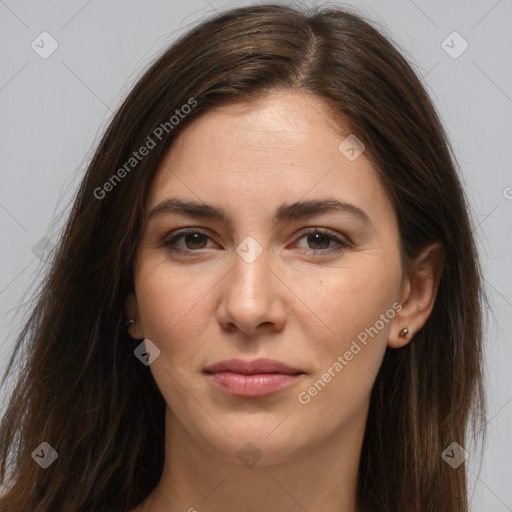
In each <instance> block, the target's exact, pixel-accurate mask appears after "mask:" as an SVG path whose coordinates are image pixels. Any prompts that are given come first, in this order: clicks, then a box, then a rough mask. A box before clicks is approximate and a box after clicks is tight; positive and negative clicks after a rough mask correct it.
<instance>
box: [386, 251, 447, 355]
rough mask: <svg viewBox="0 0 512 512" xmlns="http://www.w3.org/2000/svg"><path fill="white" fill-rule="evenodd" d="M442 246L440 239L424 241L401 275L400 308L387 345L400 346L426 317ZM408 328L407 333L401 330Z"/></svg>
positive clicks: (438, 273)
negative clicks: (427, 243) (406, 269)
mask: <svg viewBox="0 0 512 512" xmlns="http://www.w3.org/2000/svg"><path fill="white" fill-rule="evenodd" d="M444 259H445V257H444V247H443V245H442V244H441V243H440V242H434V243H432V244H429V245H427V246H426V247H424V248H423V250H422V251H421V252H420V253H419V254H418V256H417V257H416V258H414V259H413V261H412V262H411V270H410V273H409V275H408V276H406V277H405V278H404V283H403V286H402V294H401V300H400V304H401V305H402V309H401V310H400V311H399V312H397V314H396V316H395V318H394V319H393V325H392V326H391V331H390V333H389V339H388V346H389V347H391V348H400V347H403V346H405V345H407V343H409V342H410V341H411V339H412V337H413V335H414V333H417V332H418V331H419V330H420V329H421V328H422V327H423V326H424V325H425V322H426V321H427V319H428V317H429V316H430V313H431V312H432V309H433V307H434V303H435V300H436V296H437V290H438V289H439V283H440V281H441V275H442V273H443V267H444ZM403 329H407V331H408V332H407V334H400V332H401V331H403Z"/></svg>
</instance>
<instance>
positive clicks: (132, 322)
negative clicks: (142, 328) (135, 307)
mask: <svg viewBox="0 0 512 512" xmlns="http://www.w3.org/2000/svg"><path fill="white" fill-rule="evenodd" d="M134 323H135V320H128V322H126V327H131V326H132V325H133V324H134Z"/></svg>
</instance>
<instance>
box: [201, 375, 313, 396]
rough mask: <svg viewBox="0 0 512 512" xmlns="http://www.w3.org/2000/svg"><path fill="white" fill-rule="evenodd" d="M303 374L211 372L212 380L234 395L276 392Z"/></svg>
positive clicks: (256, 394)
mask: <svg viewBox="0 0 512 512" xmlns="http://www.w3.org/2000/svg"><path fill="white" fill-rule="evenodd" d="M302 375H303V374H296V375H288V374H285V373H258V374H254V375H243V374H241V373H233V372H219V373H213V374H211V379H212V381H213V382H214V383H215V384H216V385H217V386H218V387H220V388H221V389H222V391H225V392H226V393H228V394H230V395H232V396H241V397H259V396H266V395H270V394H272V393H275V392H277V391H279V390H281V389H283V388H285V387H286V386H289V385H290V384H292V383H293V382H295V381H296V380H297V379H298V378H299V377H301V376H302Z"/></svg>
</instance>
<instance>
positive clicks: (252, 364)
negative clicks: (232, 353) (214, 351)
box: [205, 358, 304, 375]
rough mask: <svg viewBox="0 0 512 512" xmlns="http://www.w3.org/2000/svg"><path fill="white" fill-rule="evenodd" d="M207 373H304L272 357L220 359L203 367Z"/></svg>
mask: <svg viewBox="0 0 512 512" xmlns="http://www.w3.org/2000/svg"><path fill="white" fill-rule="evenodd" d="M205 371H206V372H208V373H220V372H233V373H240V374H243V375H255V374H261V373H284V374H287V375H295V374H298V373H304V372H302V371H301V370H298V369H297V368H293V367H292V366H289V365H287V364H285V363H282V362H280V361H275V360H273V359H265V358H261V359H253V360H252V361H244V360H243V359H229V360H226V361H220V362H219V363H216V364H214V365H212V366H208V367H207V368H205Z"/></svg>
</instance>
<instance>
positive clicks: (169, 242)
mask: <svg viewBox="0 0 512 512" xmlns="http://www.w3.org/2000/svg"><path fill="white" fill-rule="evenodd" d="M317 233H318V234H320V235H324V236H326V237H328V238H329V242H331V241H334V242H337V243H338V244H339V247H337V248H335V249H332V248H331V249H317V250H315V249H304V248H302V250H303V251H304V252H305V253H306V254H307V255H310V256H315V257H317V256H320V257H321V256H323V255H324V254H326V253H327V254H333V253H341V252H343V251H345V250H346V249H347V248H348V247H349V246H350V244H349V243H348V242H346V241H344V240H341V239H340V238H338V237H337V236H335V235H333V234H331V233H330V232H328V231H326V230H323V229H320V228H310V229H308V230H306V231H303V232H302V233H301V235H300V238H299V240H300V239H302V238H303V237H305V236H307V235H315V234H317ZM188 234H199V235H203V236H204V237H207V238H209V239H211V237H210V236H209V235H207V234H206V233H203V232H202V231H199V230H197V229H194V228H189V229H184V230H181V231H179V232H177V233H173V234H172V235H170V236H167V237H166V238H164V239H163V241H162V244H163V246H164V247H166V248H167V249H168V250H170V251H173V252H179V253H181V254H183V255H186V256H195V255H196V254H197V253H199V252H200V251H201V249H198V250H193V249H188V250H184V249H179V248H178V247H176V246H175V245H174V244H175V243H176V242H177V241H178V240H179V239H180V238H182V237H184V236H185V235H188Z"/></svg>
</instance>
